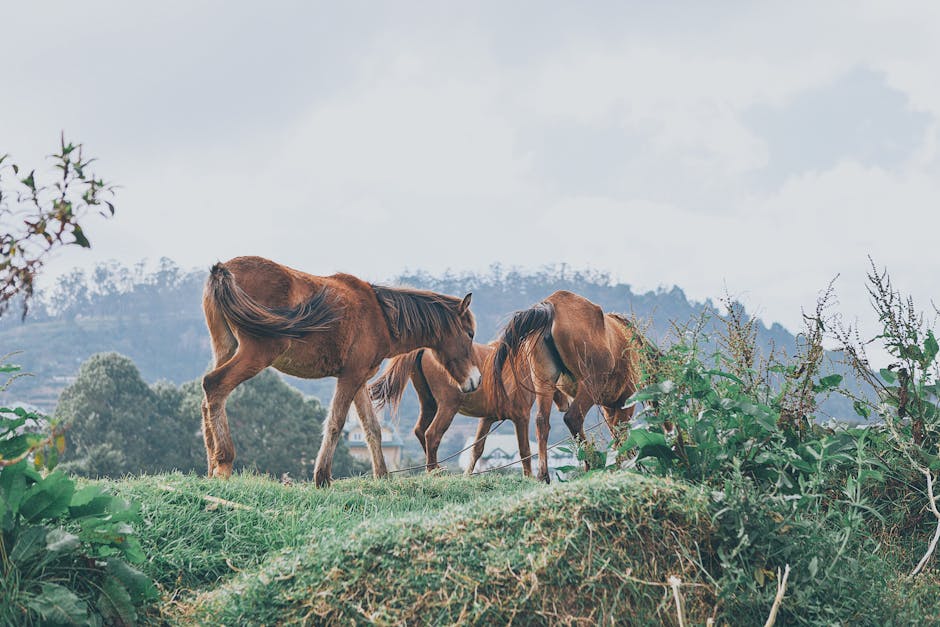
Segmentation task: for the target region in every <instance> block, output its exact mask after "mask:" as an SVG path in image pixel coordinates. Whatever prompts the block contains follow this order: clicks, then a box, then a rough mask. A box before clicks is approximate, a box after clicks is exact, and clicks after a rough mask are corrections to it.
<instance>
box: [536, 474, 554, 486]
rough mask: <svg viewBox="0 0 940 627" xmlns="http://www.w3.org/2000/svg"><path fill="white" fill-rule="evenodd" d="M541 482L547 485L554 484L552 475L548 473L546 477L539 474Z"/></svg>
mask: <svg viewBox="0 0 940 627" xmlns="http://www.w3.org/2000/svg"><path fill="white" fill-rule="evenodd" d="M539 481H542V482H544V483H545V484H546V485H547V484H549V483H551V482H552V478H551V475H549V474H548V473H545V474H544V475H543V474H542V473H539Z"/></svg>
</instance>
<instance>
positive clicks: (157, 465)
mask: <svg viewBox="0 0 940 627" xmlns="http://www.w3.org/2000/svg"><path fill="white" fill-rule="evenodd" d="M202 398H203V393H202V387H201V384H200V381H199V380H198V379H197V380H193V381H188V382H186V383H183V384H182V385H179V386H177V385H175V384H173V383H170V382H167V381H161V382H158V383H156V384H154V385H148V384H147V383H146V382H145V381H144V379H143V378H142V377H141V375H140V371H139V370H138V369H137V366H136V365H135V364H134V362H133V361H131V360H130V359H129V358H128V357H125V356H123V355H120V354H118V353H99V354H96V355H93V356H92V357H91V358H90V359H88V360H87V361H86V362H85V363H83V364H82V365H81V367H80V368H79V370H78V375H77V377H76V379H75V381H74V383H72V384H71V385H69V386H68V387H66V388H65V390H63V392H62V395H61V397H60V400H59V404H58V407H57V409H56V417H57V418H59V419H61V420H64V421H66V423H67V425H68V427H67V430H66V431H65V437H66V440H67V444H68V445H67V446H66V449H65V450H66V453H65V455H64V456H63V463H62V468H63V469H66V470H68V471H70V472H73V473H75V474H79V475H83V476H86V477H102V476H108V477H120V476H123V475H126V474H157V473H162V472H172V471H181V472H196V473H203V472H205V469H206V458H205V448H204V446H203V442H202V432H201V424H202V413H201V403H202ZM227 411H228V416H229V421H230V423H231V425H232V432H233V434H234V438H235V444H236V447H237V450H238V452H239V457H238V459H237V460H236V467H239V466H240V467H241V468H242V469H251V470H254V471H256V472H259V473H264V474H268V475H272V476H274V477H282V476H284V475H288V476H290V477H291V478H292V479H296V480H307V479H310V478H312V476H313V465H314V460H315V458H316V454H317V450H318V449H319V447H320V439H321V436H322V422H323V419H324V418H325V417H326V409H325V408H324V407H323V406H322V405H321V404H320V401H318V400H317V399H316V398H305V397H304V395H303V394H301V393H300V392H299V391H297V390H296V389H294V388H292V387H291V386H290V385H288V384H287V383H285V382H284V380H283V379H281V377H279V376H278V375H277V374H276V373H275V372H273V371H271V370H266V371H264V372H262V373H261V374H259V375H258V376H256V377H254V378H252V379H250V380H249V381H247V382H245V383H244V384H242V385H240V386H239V387H238V388H237V389H236V390H235V392H234V393H233V394H232V395H231V397H230V398H229V401H228V409H227ZM333 466H334V471H333V472H334V475H335V476H337V477H343V476H351V475H356V474H360V473H361V472H363V471H366V470H368V468H366V467H365V466H364V465H363V464H362V463H361V462H358V461H357V460H355V459H354V458H353V457H352V456H351V455H350V454H349V449H348V448H347V447H346V446H345V443H342V442H341V444H340V447H339V448H338V449H337V452H336V457H335V460H334V462H333Z"/></svg>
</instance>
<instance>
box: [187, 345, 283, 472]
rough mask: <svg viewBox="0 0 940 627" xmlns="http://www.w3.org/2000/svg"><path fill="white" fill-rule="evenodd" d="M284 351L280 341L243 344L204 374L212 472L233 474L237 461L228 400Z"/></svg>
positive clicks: (203, 383) (203, 385) (207, 442)
mask: <svg viewBox="0 0 940 627" xmlns="http://www.w3.org/2000/svg"><path fill="white" fill-rule="evenodd" d="M281 352H283V346H281V345H280V344H275V345H269V346H267V347H261V346H258V345H249V344H241V345H239V347H238V350H236V351H235V354H234V355H233V356H232V358H231V359H229V360H228V361H227V362H225V363H224V364H222V365H221V366H219V367H218V368H216V369H214V370H212V371H211V372H210V373H209V374H207V375H206V376H204V377H203V378H202V389H203V391H204V392H205V394H206V396H205V404H206V407H207V413H208V414H209V426H210V429H209V430H208V431H207V433H211V437H210V438H206V444H207V445H208V444H209V443H210V440H211V443H212V445H213V451H212V453H210V454H209V459H210V461H209V467H210V469H211V471H212V476H214V477H222V478H223V479H227V478H228V477H230V476H232V464H233V463H234V462H235V445H234V444H233V443H232V434H231V433H230V432H229V426H228V416H226V414H225V400H226V399H227V398H228V395H229V394H231V393H232V390H234V389H235V388H236V387H237V386H238V385H239V384H240V383H242V382H243V381H247V380H248V379H250V378H252V377H253V376H255V375H256V374H258V373H259V372H261V371H262V370H264V369H265V368H267V367H268V366H270V365H271V363H272V362H273V361H274V359H275V358H276V356H277V355H278V354H280V353H281Z"/></svg>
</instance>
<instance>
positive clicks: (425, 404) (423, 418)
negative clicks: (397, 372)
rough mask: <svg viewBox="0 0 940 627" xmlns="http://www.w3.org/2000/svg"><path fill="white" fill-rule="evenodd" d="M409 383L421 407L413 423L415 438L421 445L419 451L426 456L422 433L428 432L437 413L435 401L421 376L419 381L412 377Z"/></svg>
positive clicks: (426, 448) (425, 444) (426, 449)
mask: <svg viewBox="0 0 940 627" xmlns="http://www.w3.org/2000/svg"><path fill="white" fill-rule="evenodd" d="M411 382H412V385H414V388H415V391H416V392H417V393H418V404H419V405H420V406H421V412H420V413H419V414H418V422H417V423H415V436H416V437H417V438H418V442H420V443H421V450H423V451H424V454H425V456H426V455H427V454H428V446H427V443H426V441H425V438H424V432H425V431H427V430H428V427H429V426H430V425H431V421H432V420H434V414H435V413H437V401H436V400H434V396H433V395H432V394H431V390H430V388H429V387H428V385H427V382H426V381H425V379H424V377H423V376H422V377H420V379H419V378H418V377H416V376H412V378H411Z"/></svg>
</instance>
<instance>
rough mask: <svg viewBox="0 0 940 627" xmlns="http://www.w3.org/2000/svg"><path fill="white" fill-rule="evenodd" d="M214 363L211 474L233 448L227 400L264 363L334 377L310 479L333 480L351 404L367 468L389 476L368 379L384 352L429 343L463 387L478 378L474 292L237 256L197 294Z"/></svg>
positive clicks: (221, 470)
mask: <svg viewBox="0 0 940 627" xmlns="http://www.w3.org/2000/svg"><path fill="white" fill-rule="evenodd" d="M203 310H204V311H205V314H206V323H207V324H208V326H209V334H210V336H211V338H212V352H213V355H214V358H215V365H214V368H213V370H212V371H211V372H209V374H207V375H206V376H205V377H203V379H202V387H203V390H204V391H205V399H204V400H203V404H202V418H203V435H204V436H205V440H206V455H207V457H208V461H209V475H210V476H216V477H223V478H224V477H229V476H230V475H231V474H232V462H233V461H234V460H235V447H234V445H233V444H232V436H231V434H230V433H229V426H228V418H227V417H226V414H225V399H226V398H227V397H228V395H229V394H230V393H231V392H232V390H234V389H235V387H236V386H237V385H238V384H240V383H241V382H242V381H245V380H247V379H250V378H251V377H253V376H255V375H256V374H258V373H259V372H261V371H262V370H264V369H265V368H267V367H268V366H273V367H275V368H277V369H278V370H280V371H281V372H284V373H287V374H290V375H294V376H297V377H304V378H308V379H319V378H322V377H336V379H337V380H336V391H335V393H334V395H333V402H332V404H331V406H330V416H329V419H328V420H327V423H326V426H325V428H324V430H323V442H322V443H321V445H320V452H319V454H318V455H317V462H316V467H315V470H314V478H315V480H316V484H317V485H318V486H322V485H325V484H328V483H329V482H330V481H331V480H332V479H331V474H330V471H331V467H332V463H333V453H334V451H335V449H336V445H337V443H338V441H339V437H340V434H341V432H342V429H343V425H344V424H345V422H346V416H347V414H348V413H349V406H350V404H352V403H355V405H356V411H357V412H358V414H359V417H360V419H361V422H362V426H363V429H364V430H365V434H366V442H367V444H368V446H369V451H370V452H371V454H372V471H373V473H374V474H375V476H377V477H381V476H383V475H385V474H387V472H388V471H387V470H386V468H385V458H384V457H383V455H382V434H381V430H380V428H379V424H378V421H377V420H376V418H375V413H374V411H373V409H372V403H371V401H370V400H369V392H368V390H367V388H366V382H367V381H368V380H369V378H370V377H372V376H373V375H374V374H375V373H376V371H377V370H378V368H379V365H380V364H381V363H382V360H383V359H385V358H386V357H390V356H393V355H398V354H401V353H407V352H410V351H413V350H415V349H416V348H421V347H425V348H428V349H430V350H431V351H432V352H433V353H434V354H435V355H437V357H438V358H439V359H440V361H441V363H443V364H444V367H445V368H446V369H447V372H448V373H450V376H452V377H453V378H454V380H456V381H459V382H460V387H461V389H463V390H465V391H467V392H470V391H473V390H475V389H476V388H477V386H479V384H480V379H481V374H480V371H479V368H477V367H476V366H475V365H474V364H473V355H472V345H473V334H474V332H475V330H476V321H475V320H474V317H473V314H472V313H471V312H470V294H467V295H466V296H465V297H464V298H463V300H461V299H459V298H455V297H453V296H445V295H442V294H436V293H434V292H426V291H422V290H412V289H399V288H390V287H381V286H378V285H370V284H369V283H366V282H364V281H362V280H360V279H358V278H356V277H354V276H351V275H348V274H335V275H333V276H329V277H320V276H314V275H311V274H306V273H304V272H300V271H299V270H294V269H292V268H288V267H287V266H282V265H280V264H277V263H274V262H273V261H269V260H267V259H263V258H261V257H236V258H235V259H232V260H231V261H227V262H225V263H219V264H216V265H215V266H213V268H212V271H211V272H210V274H209V279H208V281H207V282H206V289H205V293H204V295H203Z"/></svg>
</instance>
